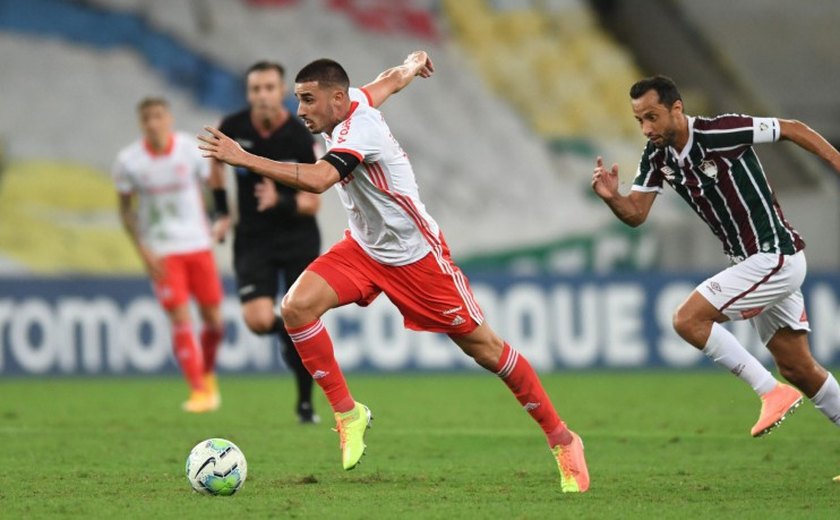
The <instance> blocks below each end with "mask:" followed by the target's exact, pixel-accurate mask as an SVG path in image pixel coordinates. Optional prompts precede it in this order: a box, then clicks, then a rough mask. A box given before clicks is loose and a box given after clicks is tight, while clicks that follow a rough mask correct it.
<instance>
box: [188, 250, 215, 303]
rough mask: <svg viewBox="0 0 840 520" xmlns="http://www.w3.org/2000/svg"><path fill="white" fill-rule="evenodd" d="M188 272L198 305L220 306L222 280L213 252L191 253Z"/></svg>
mask: <svg viewBox="0 0 840 520" xmlns="http://www.w3.org/2000/svg"><path fill="white" fill-rule="evenodd" d="M186 274H187V283H188V284H189V289H190V293H191V294H192V295H193V296H194V297H195V299H196V301H197V302H198V305H199V306H200V307H202V308H212V307H218V306H219V304H220V303H221V302H222V282H221V279H220V278H219V271H218V270H217V269H216V260H215V259H214V258H213V252H212V251H210V250H207V251H200V252H197V253H194V254H192V255H190V256H189V265H188V269H187V273H186ZM208 312H209V311H208Z"/></svg>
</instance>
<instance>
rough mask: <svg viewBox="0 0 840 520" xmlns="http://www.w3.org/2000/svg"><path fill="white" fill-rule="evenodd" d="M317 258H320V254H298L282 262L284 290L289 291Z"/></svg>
mask: <svg viewBox="0 0 840 520" xmlns="http://www.w3.org/2000/svg"><path fill="white" fill-rule="evenodd" d="M316 258H318V254H317V253H314V254H312V255H301V256H297V257H294V258H291V259H288V260H285V261H283V262H282V264H281V266H280V267H281V268H282V270H283V282H284V283H285V286H284V290H285V292H289V289H291V287H292V285H294V283H295V282H296V281H297V279H298V278H300V275H302V274H303V272H304V271H305V270H306V268H307V267H309V264H311V263H312V262H313V261H314V260H315V259H316Z"/></svg>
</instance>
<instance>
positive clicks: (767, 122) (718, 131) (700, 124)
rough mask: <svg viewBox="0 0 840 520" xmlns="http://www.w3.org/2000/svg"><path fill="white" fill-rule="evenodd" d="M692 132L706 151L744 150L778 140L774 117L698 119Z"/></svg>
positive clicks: (734, 116)
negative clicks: (700, 138) (701, 142)
mask: <svg viewBox="0 0 840 520" xmlns="http://www.w3.org/2000/svg"><path fill="white" fill-rule="evenodd" d="M694 131H695V132H696V133H697V134H698V135H700V136H702V139H703V144H704V145H705V148H706V149H707V150H716V151H721V152H724V151H737V150H738V149H743V150H746V149H747V148H748V147H750V146H752V145H754V144H758V143H772V142H775V141H778V140H779V137H780V133H781V132H780V128H779V120H778V119H776V118H774V117H752V116H744V115H735V114H726V115H722V116H718V117H715V118H710V119H702V120H701V119H700V118H698V119H697V121H696V122H695V124H694Z"/></svg>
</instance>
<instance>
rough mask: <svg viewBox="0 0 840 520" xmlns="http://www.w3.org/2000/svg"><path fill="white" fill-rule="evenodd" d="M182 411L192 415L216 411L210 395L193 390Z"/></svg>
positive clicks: (182, 406)
mask: <svg viewBox="0 0 840 520" xmlns="http://www.w3.org/2000/svg"><path fill="white" fill-rule="evenodd" d="M181 409H183V410H184V411H185V412H190V413H205V412H212V411H213V410H215V408H213V399H212V397H211V396H210V394H209V393H207V392H202V391H200V390H193V391H192V393H191V394H190V398H189V399H187V400H186V401H184V403H183V404H182V405H181Z"/></svg>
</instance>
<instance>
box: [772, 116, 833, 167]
mask: <svg viewBox="0 0 840 520" xmlns="http://www.w3.org/2000/svg"><path fill="white" fill-rule="evenodd" d="M779 127H780V130H781V134H780V138H781V139H784V140H786V141H791V142H793V143H796V145H797V146H799V147H800V148H802V149H804V150H808V151H809V152H811V153H812V154H814V155H816V156H817V157H819V158H820V159H822V160H824V161H825V162H827V163H828V164H830V165H831V166H832V167H833V168H834V171H836V172H837V173H838V174H840V152H838V151H837V149H836V148H834V147H833V146H832V145H831V143H829V142H828V141H826V140H825V138H824V137H823V136H822V135H820V134H819V133H818V132H816V131H815V130H813V129H812V128H811V127H809V126H808V125H806V124H805V123H802V122H800V121H796V120H793V119H779Z"/></svg>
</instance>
